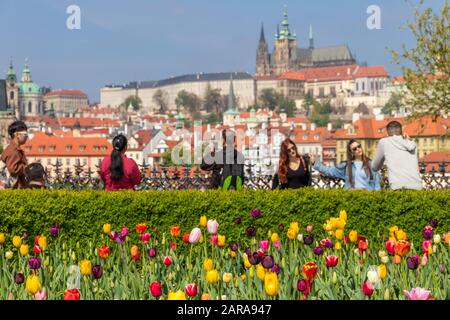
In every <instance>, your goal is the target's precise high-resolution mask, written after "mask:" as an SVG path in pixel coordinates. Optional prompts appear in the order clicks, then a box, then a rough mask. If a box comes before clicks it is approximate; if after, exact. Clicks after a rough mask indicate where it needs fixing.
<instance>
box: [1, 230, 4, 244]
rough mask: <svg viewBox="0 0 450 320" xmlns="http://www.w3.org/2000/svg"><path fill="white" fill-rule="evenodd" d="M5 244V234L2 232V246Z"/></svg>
mask: <svg viewBox="0 0 450 320" xmlns="http://www.w3.org/2000/svg"><path fill="white" fill-rule="evenodd" d="M4 243H5V234H4V233H1V232H0V244H4Z"/></svg>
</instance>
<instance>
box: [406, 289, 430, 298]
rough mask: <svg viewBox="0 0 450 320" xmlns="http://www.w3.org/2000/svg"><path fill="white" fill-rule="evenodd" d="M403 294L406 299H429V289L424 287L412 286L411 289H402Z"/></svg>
mask: <svg viewBox="0 0 450 320" xmlns="http://www.w3.org/2000/svg"><path fill="white" fill-rule="evenodd" d="M403 294H404V295H405V296H406V297H407V298H408V300H430V299H431V298H432V297H431V291H429V290H426V289H424V288H419V287H417V288H414V289H412V290H411V291H406V290H403Z"/></svg>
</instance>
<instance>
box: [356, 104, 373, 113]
mask: <svg viewBox="0 0 450 320" xmlns="http://www.w3.org/2000/svg"><path fill="white" fill-rule="evenodd" d="M354 112H355V113H362V114H364V115H368V114H369V113H370V111H369V108H368V107H367V106H366V104H365V103H363V102H361V103H360V104H359V105H358V107H356V109H355V110H354Z"/></svg>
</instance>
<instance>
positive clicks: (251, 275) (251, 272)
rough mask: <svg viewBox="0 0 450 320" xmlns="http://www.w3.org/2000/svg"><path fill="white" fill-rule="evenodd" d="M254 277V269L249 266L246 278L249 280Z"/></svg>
mask: <svg viewBox="0 0 450 320" xmlns="http://www.w3.org/2000/svg"><path fill="white" fill-rule="evenodd" d="M254 275H255V268H254V267H253V266H251V268H250V269H248V276H249V277H250V278H253V276H254Z"/></svg>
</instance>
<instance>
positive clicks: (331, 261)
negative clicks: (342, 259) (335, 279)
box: [325, 255, 339, 268]
mask: <svg viewBox="0 0 450 320" xmlns="http://www.w3.org/2000/svg"><path fill="white" fill-rule="evenodd" d="M325 260H326V262H327V267H328V268H333V267H336V265H337V263H338V260H339V258H338V257H337V256H335V255H331V256H326V257H325Z"/></svg>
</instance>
